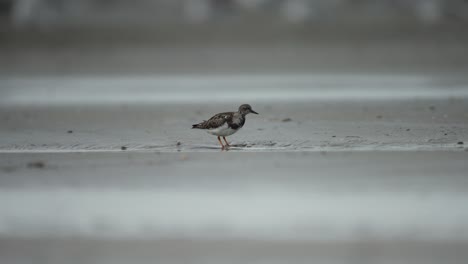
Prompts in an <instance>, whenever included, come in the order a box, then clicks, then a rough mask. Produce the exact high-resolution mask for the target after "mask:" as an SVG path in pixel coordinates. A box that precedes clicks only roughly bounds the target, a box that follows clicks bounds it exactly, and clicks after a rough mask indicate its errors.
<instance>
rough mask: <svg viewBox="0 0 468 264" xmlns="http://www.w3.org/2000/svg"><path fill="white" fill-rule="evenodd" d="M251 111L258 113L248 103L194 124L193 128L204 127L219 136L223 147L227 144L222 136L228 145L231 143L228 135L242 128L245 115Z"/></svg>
mask: <svg viewBox="0 0 468 264" xmlns="http://www.w3.org/2000/svg"><path fill="white" fill-rule="evenodd" d="M249 113H254V114H258V113H257V112H255V111H254V110H252V107H251V106H250V105H248V104H243V105H241V106H240V107H239V111H237V112H224V113H219V114H216V115H214V116H213V117H211V118H210V119H208V120H205V121H203V122H201V123H198V124H194V125H192V128H197V129H204V130H206V131H207V132H208V133H210V134H212V135H215V136H218V141H219V143H220V144H221V146H222V148H224V147H225V146H224V145H223V143H222V142H221V139H220V136H222V137H223V138H224V141H225V142H226V146H229V143H228V142H227V141H226V136H230V135H232V134H234V133H235V132H237V131H238V130H239V129H240V128H242V127H243V126H244V124H245V116H246V115H247V114H249Z"/></svg>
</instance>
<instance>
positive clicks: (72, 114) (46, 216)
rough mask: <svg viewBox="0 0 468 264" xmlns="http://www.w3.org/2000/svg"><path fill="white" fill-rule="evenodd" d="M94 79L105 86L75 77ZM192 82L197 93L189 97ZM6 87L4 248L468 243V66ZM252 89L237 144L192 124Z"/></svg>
mask: <svg viewBox="0 0 468 264" xmlns="http://www.w3.org/2000/svg"><path fill="white" fill-rule="evenodd" d="M249 78H250V79H249ZM384 80H387V82H385V81H384ZM129 83H134V84H136V88H133V89H127V88H126V87H127V85H128V84H129ZM209 83H215V84H216V85H213V86H209V85H206V84H209ZM286 83H287V84H288V85H289V90H288V92H286V93H285V92H284V89H282V88H281V87H283V88H284V86H285V85H286ZM378 83H386V85H376V84H378ZM119 84H120V85H119ZM88 85H89V89H95V91H96V92H94V93H89V92H88V91H87V90H86V88H84V90H79V89H78V90H77V89H76V87H88ZM93 85H94V86H96V87H101V88H100V89H96V87H94V86H93ZM193 85H195V86H197V87H200V88H199V89H198V97H197V96H190V97H185V96H184V95H185V94H186V93H187V92H188V91H190V89H191V86H193ZM2 87H3V89H2V95H3V96H2V98H1V99H0V102H1V103H2V104H1V105H0V108H1V111H0V120H2V125H1V127H0V186H1V187H0V211H1V213H0V261H1V262H5V263H7V262H8V263H30V262H32V263H63V262H67V263H129V262H132V263H154V262H155V261H156V262H164V263H185V262H191V263H220V262H223V263H239V262H242V263H265V262H268V263H284V262H288V263H310V262H314V261H315V262H316V261H320V262H325V263H350V262H353V263H354V262H356V263H376V262H378V263H442V262H443V263H465V262H466V260H467V259H468V256H467V255H466V250H463V249H464V248H466V247H467V246H468V242H467V241H468V232H467V230H468V226H467V224H466V223H468V214H467V212H466V210H464V209H463V208H464V207H465V205H466V204H467V203H468V196H467V188H468V181H467V179H468V178H467V177H466V170H467V168H468V167H467V163H466V160H467V158H468V152H467V149H466V144H467V141H468V123H467V119H468V116H467V113H468V102H467V100H468V99H467V94H466V86H465V84H464V81H463V78H460V77H454V76H449V77H447V76H442V77H440V78H434V77H431V78H428V77H427V76H416V77H415V76H413V77H408V76H401V78H398V77H395V76H391V77H385V76H378V77H365V76H350V75H342V76H339V75H333V76H331V77H324V76H318V77H317V76H316V77H314V76H313V75H312V76H309V75H308V76H302V75H294V76H288V75H285V76H281V77H274V76H272V75H267V76H265V75H263V76H256V77H249V76H241V77H233V76H224V77H223V76H205V77H196V78H194V77H187V76H183V77H180V78H179V77H170V78H167V77H164V78H160V77H155V76H152V77H147V78H137V77H130V78H128V77H121V78H120V79H119V78H117V79H116V78H104V77H101V78H97V79H96V78H82V77H65V78H64V77H61V78H56V77H53V78H50V77H41V78H29V79H28V78H20V79H18V78H16V77H8V78H4V79H3V81H2ZM54 87H60V89H56V88H54ZM105 87H108V88H105ZM109 87H112V88H109ZM168 87H171V88H170V89H169V88H168ZM219 87H224V88H221V90H222V91H223V93H222V94H221V95H220V96H218V97H216V92H215V91H216V90H218V89H220V88H219ZM233 87H237V89H239V90H240V91H243V93H233V92H232V90H230V88H233ZM275 87H276V88H275ZM323 87H328V89H327V90H326V92H324V91H323V89H322V88H323ZM50 91H55V92H53V93H52V94H54V96H52V97H51V96H48V94H50ZM266 91H268V92H267V94H266V95H265V96H261V95H262V94H264V93H265V92H266ZM211 94H214V96H215V97H214V98H215V99H216V102H215V103H213V102H209V101H207V100H206V98H209V95H211ZM239 102H242V103H244V102H248V103H250V104H252V106H253V108H254V109H255V110H256V111H258V112H259V113H260V115H258V116H253V115H250V116H248V117H247V123H246V126H245V127H244V128H243V129H242V130H241V131H240V132H238V133H237V134H235V135H233V136H232V137H230V138H229V139H230V141H231V143H232V144H233V147H232V148H230V149H229V150H228V151H221V149H220V148H219V146H218V145H217V142H216V138H215V137H213V136H211V135H208V134H207V133H205V132H203V131H199V130H192V129H190V127H191V124H193V123H196V122H199V121H201V120H204V119H207V118H209V117H210V116H211V115H212V114H214V113H217V112H219V111H229V110H235V109H236V108H237V106H238V104H239Z"/></svg>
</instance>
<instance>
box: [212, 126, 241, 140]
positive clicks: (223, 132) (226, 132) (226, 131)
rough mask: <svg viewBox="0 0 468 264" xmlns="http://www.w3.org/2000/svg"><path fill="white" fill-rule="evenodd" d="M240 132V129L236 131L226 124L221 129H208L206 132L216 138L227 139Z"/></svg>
mask: <svg viewBox="0 0 468 264" xmlns="http://www.w3.org/2000/svg"><path fill="white" fill-rule="evenodd" d="M238 130H239V129H237V130H235V129H232V128H230V127H229V126H228V125H227V123H226V124H224V125H222V126H220V127H217V128H213V129H208V130H207V131H206V132H208V133H209V134H211V135H215V136H221V137H227V136H230V135H232V134H234V133H236V132H237V131H238Z"/></svg>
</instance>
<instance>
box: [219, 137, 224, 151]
mask: <svg viewBox="0 0 468 264" xmlns="http://www.w3.org/2000/svg"><path fill="white" fill-rule="evenodd" d="M218 142H219V144H221V149H224V145H223V142H221V138H220V137H219V136H218Z"/></svg>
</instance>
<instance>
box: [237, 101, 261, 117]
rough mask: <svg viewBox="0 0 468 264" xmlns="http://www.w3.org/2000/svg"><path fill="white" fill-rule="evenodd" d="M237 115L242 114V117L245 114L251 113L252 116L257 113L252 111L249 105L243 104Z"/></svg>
mask: <svg viewBox="0 0 468 264" xmlns="http://www.w3.org/2000/svg"><path fill="white" fill-rule="evenodd" d="M239 113H240V114H242V115H246V114H249V113H253V114H256V115H258V113H257V112H255V111H254V110H252V107H251V106H250V105H249V104H243V105H241V106H239Z"/></svg>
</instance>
